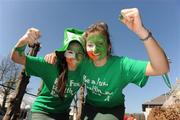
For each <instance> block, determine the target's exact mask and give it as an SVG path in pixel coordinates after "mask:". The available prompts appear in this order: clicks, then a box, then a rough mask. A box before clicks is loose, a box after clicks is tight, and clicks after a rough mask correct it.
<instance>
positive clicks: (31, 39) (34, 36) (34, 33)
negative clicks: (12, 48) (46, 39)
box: [23, 28, 41, 46]
mask: <svg viewBox="0 0 180 120" xmlns="http://www.w3.org/2000/svg"><path fill="white" fill-rule="evenodd" d="M40 36H41V34H40V31H39V30H38V29H36V28H29V29H28V30H27V32H26V33H25V34H24V36H23V38H24V39H23V40H25V41H26V42H27V44H29V45H30V46H31V45H33V44H34V43H37V42H38V39H39V37H40Z"/></svg>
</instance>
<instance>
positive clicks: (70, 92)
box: [25, 56, 82, 113]
mask: <svg viewBox="0 0 180 120" xmlns="http://www.w3.org/2000/svg"><path fill="white" fill-rule="evenodd" d="M25 67H26V72H27V74H28V75H33V76H37V77H40V78H41V79H42V80H43V87H42V90H41V93H40V95H39V96H38V97H37V98H36V100H35V102H34V103H33V106H32V109H31V111H32V112H46V113H63V112H66V111H68V110H69V107H70V104H71V102H72V99H73V97H74V95H75V94H76V92H77V91H78V89H79V87H80V85H81V84H82V79H80V72H81V71H80V66H79V67H78V68H77V69H76V70H75V71H68V81H67V83H66V90H65V98H64V100H61V99H60V98H59V97H58V94H56V93H57V91H56V90H57V89H56V88H57V84H56V83H57V77H58V69H57V66H56V65H51V64H48V63H47V62H45V61H44V59H43V58H40V57H32V56H27V57H26V65H25Z"/></svg>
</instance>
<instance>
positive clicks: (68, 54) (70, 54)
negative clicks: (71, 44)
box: [64, 50, 76, 58]
mask: <svg viewBox="0 0 180 120" xmlns="http://www.w3.org/2000/svg"><path fill="white" fill-rule="evenodd" d="M64 56H65V57H66V58H75V56H76V55H75V52H74V51H71V50H66V52H65V53H64Z"/></svg>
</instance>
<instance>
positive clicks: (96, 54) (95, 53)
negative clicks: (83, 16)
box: [86, 33, 108, 61]
mask: <svg viewBox="0 0 180 120" xmlns="http://www.w3.org/2000/svg"><path fill="white" fill-rule="evenodd" d="M107 49H108V45H107V41H106V38H105V37H104V36H103V35H102V34H101V33H97V34H90V35H89V37H88V38H87V44H86V50H87V54H88V56H89V57H90V58H91V59H92V60H93V61H96V60H102V59H103V58H105V57H106V56H107Z"/></svg>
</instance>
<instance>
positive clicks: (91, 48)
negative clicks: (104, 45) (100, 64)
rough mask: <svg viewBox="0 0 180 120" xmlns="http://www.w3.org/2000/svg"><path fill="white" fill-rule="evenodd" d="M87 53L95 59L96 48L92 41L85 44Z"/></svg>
mask: <svg viewBox="0 0 180 120" xmlns="http://www.w3.org/2000/svg"><path fill="white" fill-rule="evenodd" d="M86 50H87V54H88V56H89V57H90V58H91V59H92V60H96V59H97V58H96V56H95V55H94V52H95V50H96V45H95V44H94V43H87V46H86Z"/></svg>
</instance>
